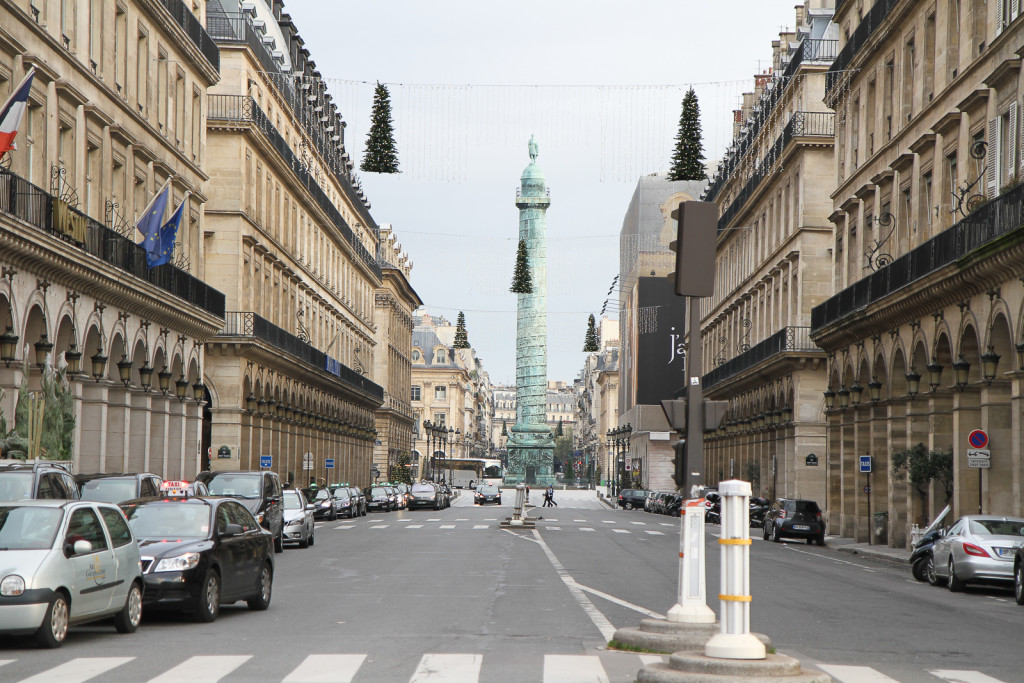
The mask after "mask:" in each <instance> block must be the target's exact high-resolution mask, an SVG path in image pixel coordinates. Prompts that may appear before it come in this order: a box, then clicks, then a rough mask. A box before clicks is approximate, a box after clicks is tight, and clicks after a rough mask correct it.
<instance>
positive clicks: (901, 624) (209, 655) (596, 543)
mask: <svg viewBox="0 0 1024 683" xmlns="http://www.w3.org/2000/svg"><path fill="white" fill-rule="evenodd" d="M508 493H510V492H508ZM531 497H532V499H533V501H534V502H535V503H538V504H539V503H540V502H541V492H540V491H536V490H535V491H533V492H532V496H531ZM555 500H556V502H558V503H559V507H557V508H541V507H537V508H534V509H532V510H530V515H531V516H533V517H542V518H543V519H541V520H540V521H539V522H538V525H537V531H536V532H531V531H517V532H512V531H507V530H501V529H499V527H498V524H499V521H500V520H501V519H503V518H504V517H506V516H507V515H508V514H510V512H511V504H512V496H511V495H507V496H506V497H505V499H504V501H503V505H502V506H500V507H477V506H474V505H473V503H472V498H471V496H470V495H468V493H467V492H466V491H463V492H462V493H461V495H460V496H459V497H458V498H457V499H456V500H455V501H454V503H453V505H452V507H451V508H449V509H447V510H442V511H440V512H437V511H433V510H414V511H398V512H392V513H371V514H370V515H369V516H367V517H363V518H357V519H354V520H351V521H350V520H339V521H337V522H323V523H318V524H317V531H316V544H315V546H314V547H312V548H309V549H305V550H299V549H291V548H289V549H288V550H286V551H285V553H284V554H279V555H277V556H276V561H277V575H276V577H275V580H274V595H273V601H272V604H271V607H270V609H269V611H267V612H265V613H257V612H250V611H249V610H248V609H246V608H245V606H244V604H243V603H239V604H238V605H235V606H231V607H224V608H222V610H221V613H220V616H219V618H218V619H217V621H216V622H214V623H211V624H198V623H192V622H191V621H190V620H189V619H188V618H187V617H185V616H180V615H163V614H156V613H148V614H146V615H144V619H143V623H142V627H141V628H140V630H139V632H138V633H136V634H134V635H117V634H115V633H114V631H113V628H112V626H111V625H110V624H109V623H100V624H97V625H91V626H85V627H80V628H73V629H72V630H71V633H70V634H69V636H68V638H67V641H66V642H65V643H64V646H63V647H62V648H61V649H60V650H56V651H44V650H38V649H35V648H34V646H33V645H32V644H31V642H30V640H28V639H20V638H19V639H16V638H5V639H4V640H3V641H2V642H0V679H2V680H3V681H10V682H14V681H26V680H27V681H32V683H42V682H44V681H54V682H56V681H60V683H80V682H82V681H87V680H97V681H99V680H102V681H160V682H163V683H166V682H170V681H188V682H189V683H202V682H214V681H290V682H298V681H356V682H360V681H396V682H401V683H405V682H407V681H408V682H410V683H412V682H416V683H426V682H428V681H429V682H437V681H483V682H488V683H509V682H519V681H522V682H530V681H551V682H555V681H558V682H560V683H567V682H569V683H571V682H574V681H579V682H591V681H609V682H612V681H614V682H628V681H633V680H634V679H635V676H636V672H637V671H638V670H639V669H640V668H641V667H642V666H643V664H644V662H647V661H656V660H658V659H661V657H660V656H658V655H650V654H647V655H641V654H635V653H623V652H611V651H608V650H606V649H604V646H605V644H606V643H607V641H608V640H609V639H610V637H611V633H612V631H613V630H614V629H615V628H618V627H623V626H630V625H636V624H637V623H638V622H639V620H640V619H642V618H644V617H646V616H650V615H652V614H658V615H663V614H664V612H665V611H667V609H668V608H669V607H671V605H672V602H673V597H674V595H675V581H676V557H677V549H678V528H679V521H678V519H674V518H668V517H663V516H659V515H652V514H647V513H644V512H642V511H636V510H633V511H622V510H611V509H609V508H608V507H607V506H606V505H605V504H604V503H602V502H599V501H598V500H597V499H596V497H595V496H594V493H593V492H583V491H581V492H570V491H560V492H558V493H557V494H556V498H555ZM707 531H708V539H707V548H708V567H707V575H708V595H709V599H710V603H709V604H710V605H711V607H712V608H715V609H717V600H716V599H714V598H713V597H712V596H717V593H718V551H717V548H718V545H717V543H716V542H715V541H716V538H715V534H717V532H718V527H717V526H708V528H707ZM752 532H754V533H753V534H752V535H753V536H754V541H753V545H752V546H751V561H752V572H751V575H752V586H751V592H752V594H753V603H752V608H751V626H752V629H753V630H754V631H757V632H761V633H765V634H767V635H769V636H770V637H771V638H772V639H773V644H774V646H775V648H776V649H777V650H778V651H780V652H782V653H784V654H788V655H791V656H795V657H798V658H799V659H801V660H802V662H803V664H804V667H805V668H809V667H814V666H818V667H820V668H822V669H824V670H825V671H827V672H828V673H830V674H832V675H833V677H834V678H835V679H836V680H841V681H848V682H850V683H855V682H863V681H888V680H896V681H904V682H908V683H910V682H914V681H937V680H948V681H969V682H971V683H993V682H994V681H1004V682H1007V683H1009V682H1010V681H1015V680H1020V679H1021V675H1020V672H1019V669H1020V664H1019V663H1020V654H1019V652H1018V651H1017V649H1016V648H1017V647H1018V642H1019V639H1020V633H1021V630H1022V629H1024V608H1020V607H1018V606H1017V605H1016V604H1015V603H1014V602H1013V599H1012V595H1011V593H1010V592H1009V590H1000V589H987V588H969V589H968V590H967V591H966V592H965V593H962V594H951V593H949V592H948V591H946V590H945V589H939V588H934V587H931V586H929V585H927V584H923V583H918V582H916V581H914V580H913V579H912V578H911V576H910V572H909V568H907V569H902V568H897V567H894V566H889V565H885V564H882V563H878V562H874V561H872V560H867V559H860V558H856V557H852V556H849V555H841V554H840V553H838V552H836V551H835V550H834V549H831V548H828V547H824V548H818V547H813V546H809V545H804V544H802V543H783V544H775V543H766V542H764V541H762V540H761V538H760V533H759V530H756V529H754V530H752ZM981 634H983V635H984V637H979V636H980V635H981ZM968 643H969V645H968ZM936 672H938V673H936Z"/></svg>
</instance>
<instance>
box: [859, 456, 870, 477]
mask: <svg viewBox="0 0 1024 683" xmlns="http://www.w3.org/2000/svg"><path fill="white" fill-rule="evenodd" d="M860 472H861V474H870V473H871V456H870V455H862V456H860Z"/></svg>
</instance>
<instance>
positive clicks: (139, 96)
mask: <svg viewBox="0 0 1024 683" xmlns="http://www.w3.org/2000/svg"><path fill="white" fill-rule="evenodd" d="M137 47H138V51H137V52H136V53H135V55H136V64H135V101H136V103H137V104H138V107H139V112H140V113H141V114H143V115H145V113H146V107H147V106H148V104H149V36H148V35H147V34H146V32H145V31H141V30H140V31H139V37H138V41H137Z"/></svg>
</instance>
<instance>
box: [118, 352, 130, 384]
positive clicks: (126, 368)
mask: <svg viewBox="0 0 1024 683" xmlns="http://www.w3.org/2000/svg"><path fill="white" fill-rule="evenodd" d="M117 374H118V376H120V378H121V381H122V382H124V385H125V386H126V387H128V386H131V383H132V361H130V360H128V356H127V355H125V354H121V360H119V361H117Z"/></svg>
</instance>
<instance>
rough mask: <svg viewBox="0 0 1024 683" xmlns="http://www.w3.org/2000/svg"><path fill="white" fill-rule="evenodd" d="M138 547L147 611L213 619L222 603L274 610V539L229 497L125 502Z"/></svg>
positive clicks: (123, 504)
mask: <svg viewBox="0 0 1024 683" xmlns="http://www.w3.org/2000/svg"><path fill="white" fill-rule="evenodd" d="M121 509H122V510H123V511H124V514H125V516H126V517H127V518H128V524H129V526H131V528H132V532H133V533H134V535H135V538H136V539H137V540H138V543H139V551H140V553H141V555H142V576H143V579H144V581H145V583H146V590H145V592H144V593H143V604H144V605H145V606H146V608H147V609H171V610H177V611H185V612H191V613H192V614H193V615H194V617H195V619H196V621H205V622H209V621H213V620H214V619H216V618H217V614H218V613H219V612H220V606H221V605H230V604H232V603H234V602H237V601H238V600H245V601H246V602H247V604H248V605H249V609H253V610H265V609H267V608H268V607H269V606H270V595H271V589H272V585H273V578H274V559H273V558H274V539H273V537H272V536H271V535H270V533H269V532H267V531H266V530H264V529H263V528H262V527H261V526H260V525H259V524H258V523H257V522H256V519H255V518H254V517H253V516H252V513H250V512H249V511H248V510H247V509H246V508H245V506H243V505H241V504H240V503H238V501H235V500H232V499H230V498H184V497H182V498H173V497H169V498H139V499H136V500H130V501H126V502H124V503H122V504H121Z"/></svg>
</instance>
